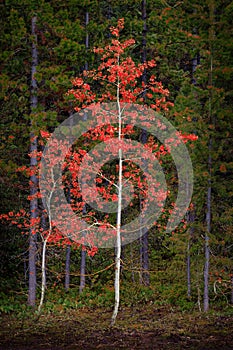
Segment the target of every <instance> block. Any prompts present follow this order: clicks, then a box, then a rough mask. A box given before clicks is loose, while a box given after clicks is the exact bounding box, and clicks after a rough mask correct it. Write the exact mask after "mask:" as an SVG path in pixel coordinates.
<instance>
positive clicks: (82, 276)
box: [79, 11, 89, 293]
mask: <svg viewBox="0 0 233 350" xmlns="http://www.w3.org/2000/svg"><path fill="white" fill-rule="evenodd" d="M88 24H89V12H88V11H86V18H85V26H86V40H85V47H86V53H87V51H88V48H89V33H88V29H87V26H88ZM85 70H88V62H87V60H86V62H85ZM84 119H86V116H85V115H84ZM83 213H84V214H85V213H86V207H85V205H84V208H83ZM85 273H86V251H85V250H83V249H82V250H81V265H80V285H79V293H82V291H83V289H84V288H85V284H86V276H85Z"/></svg>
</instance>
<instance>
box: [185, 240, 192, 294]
mask: <svg viewBox="0 0 233 350" xmlns="http://www.w3.org/2000/svg"><path fill="white" fill-rule="evenodd" d="M186 269H187V297H188V298H189V299H190V298H191V260H190V236H189V238H188V244H187V261H186Z"/></svg>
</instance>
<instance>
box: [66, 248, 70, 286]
mask: <svg viewBox="0 0 233 350" xmlns="http://www.w3.org/2000/svg"><path fill="white" fill-rule="evenodd" d="M70 253H71V246H70V244H67V246H66V266H65V290H66V292H68V290H69V288H70Z"/></svg>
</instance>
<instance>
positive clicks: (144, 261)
mask: <svg viewBox="0 0 233 350" xmlns="http://www.w3.org/2000/svg"><path fill="white" fill-rule="evenodd" d="M142 20H143V30H142V63H144V62H146V57H147V55H146V44H147V43H146V34H147V25H146V0H143V1H142ZM146 80H147V76H146V70H145V71H144V73H143V76H142V81H143V82H144V83H145V84H146ZM143 98H145V94H143ZM141 142H142V144H145V143H146V142H147V132H146V130H142V132H141ZM142 206H143V200H141V203H140V207H142ZM140 210H141V208H140ZM141 225H142V228H141V229H142V237H141V239H140V263H141V267H142V274H141V276H140V282H141V283H143V284H145V285H146V286H149V284H150V276H149V257H148V231H147V228H146V227H145V225H144V223H143V222H142V223H141Z"/></svg>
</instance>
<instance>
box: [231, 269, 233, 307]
mask: <svg viewBox="0 0 233 350" xmlns="http://www.w3.org/2000/svg"><path fill="white" fill-rule="evenodd" d="M231 304H233V274H232V276H231Z"/></svg>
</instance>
